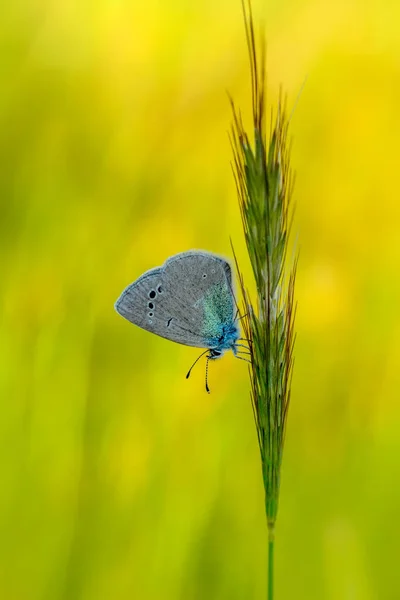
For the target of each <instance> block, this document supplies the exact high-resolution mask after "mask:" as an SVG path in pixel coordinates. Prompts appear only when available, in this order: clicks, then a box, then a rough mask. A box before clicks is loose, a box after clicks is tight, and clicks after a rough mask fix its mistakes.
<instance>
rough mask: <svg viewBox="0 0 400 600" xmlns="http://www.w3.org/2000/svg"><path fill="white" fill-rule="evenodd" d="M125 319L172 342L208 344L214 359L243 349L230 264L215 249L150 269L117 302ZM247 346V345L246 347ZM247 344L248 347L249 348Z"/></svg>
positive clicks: (193, 252)
mask: <svg viewBox="0 0 400 600" xmlns="http://www.w3.org/2000/svg"><path fill="white" fill-rule="evenodd" d="M115 310H116V311H117V313H119V314H120V315H121V316H122V317H124V318H125V319H127V320H128V321H130V322H131V323H134V324H135V325H138V326H139V327H141V328H142V329H145V330H146V331H150V332H151V333H155V334H156V335H159V336H161V337H163V338H166V339H167V340H171V341H173V342H178V343H179V344H185V345H186V346H195V347H196V348H206V350H205V351H204V352H203V353H202V354H201V355H200V356H199V357H198V358H197V359H196V360H195V362H194V363H193V365H192V366H191V368H190V369H189V372H188V374H187V376H186V377H187V378H188V377H189V376H190V373H191V370H192V368H193V367H194V365H195V364H196V363H197V361H198V360H199V359H200V358H201V357H202V356H204V354H207V362H206V390H207V392H209V391H210V390H209V387H208V362H209V360H215V359H217V358H219V357H221V356H222V355H223V353H224V352H225V351H226V350H232V352H233V354H234V355H235V356H236V357H237V358H242V360H247V359H245V358H243V357H240V356H239V353H241V352H243V350H241V348H242V347H243V345H242V344H239V343H238V341H239V340H240V339H242V338H240V331H239V327H238V319H237V315H238V312H239V311H238V310H237V309H236V303H235V297H234V294H233V290H232V273H231V267H230V265H229V263H228V262H227V261H226V260H225V259H223V258H221V257H219V256H217V255H215V254H212V253H209V252H204V251H198V250H191V251H189V252H182V253H180V254H176V255H175V256H171V257H170V258H168V260H166V262H165V263H164V264H163V265H162V266H161V267H156V268H154V269H150V270H149V271H146V272H145V273H143V275H141V276H140V277H139V278H138V279H137V280H136V281H134V282H133V283H131V284H130V285H128V287H127V288H126V289H125V290H124V291H123V292H122V294H121V295H120V297H119V298H118V300H117V301H116V303H115ZM244 347H246V346H244ZM246 348H247V347H246Z"/></svg>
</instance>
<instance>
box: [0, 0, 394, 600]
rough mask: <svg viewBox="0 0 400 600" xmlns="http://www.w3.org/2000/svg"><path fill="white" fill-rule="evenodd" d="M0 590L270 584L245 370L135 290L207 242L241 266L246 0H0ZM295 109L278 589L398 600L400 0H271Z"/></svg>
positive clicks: (251, 593)
mask: <svg viewBox="0 0 400 600" xmlns="http://www.w3.org/2000/svg"><path fill="white" fill-rule="evenodd" d="M1 12H2V17H1V19H0V46H1V52H0V77H1V86H0V87H1V93H0V153H1V160H0V205H1V220H0V248H1V258H0V261H1V262H0V265H1V267H0V268H1V271H0V273H1V276H0V286H1V309H0V323H1V325H0V328H1V340H0V395H1V417H0V446H1V454H0V456H1V458H0V473H1V484H0V486H1V491H0V539H1V542H0V597H1V598H4V599H5V600H109V599H112V600H125V599H127V598H130V599H133V598H134V599H137V600H156V599H161V598H163V599H164V598H166V599H171V600H180V599H185V600H198V599H201V600H203V599H208V598H210V599H214V598H215V599H217V598H218V599H219V600H221V599H225V598H226V599H229V600H236V599H237V600H243V599H246V600H249V599H254V600H258V599H260V598H264V597H265V595H266V558H267V554H266V531H265V525H264V512H263V510H264V509H263V488H262V481H261V471H260V464H259V455H258V448H257V443H256V435H255V428H254V424H253V421H252V411H251V407H250V401H249V384H248V379H247V371H246V365H245V364H244V363H240V362H239V361H237V362H235V360H234V358H233V357H232V356H227V357H225V358H224V359H223V360H221V361H218V362H216V363H215V364H212V365H211V368H210V386H211V388H212V393H211V395H207V394H206V393H205V391H204V369H203V367H202V366H198V367H197V368H196V369H195V370H194V372H193V374H192V378H191V379H190V380H189V381H186V379H185V374H186V372H187V369H188V367H189V366H190V365H191V363H192V362H193V360H194V359H195V358H196V356H197V355H198V351H197V350H196V349H193V348H186V347H183V346H179V345H177V344H173V343H170V342H168V341H166V340H162V339H161V338H157V337H155V336H154V337H153V336H151V335H150V334H148V333H146V332H144V331H141V330H139V329H137V328H135V327H134V326H132V325H130V324H129V323H127V322H126V321H124V320H123V319H121V318H120V317H119V316H118V315H116V314H115V312H114V310H113V303H114V301H115V299H116V298H117V296H118V295H119V293H120V291H121V290H122V289H123V288H124V287H125V286H126V285H127V284H128V283H130V282H131V281H132V280H134V279H135V278H136V277H137V276H138V275H140V274H141V273H142V272H143V271H144V270H146V269H148V268H150V267H153V266H156V265H159V264H161V263H162V262H163V261H164V260H165V259H166V258H167V257H168V256H169V255H171V254H174V253H177V252H180V251H183V250H187V249H191V248H202V249H207V250H210V251H214V252H218V253H221V254H223V255H225V256H231V250H230V243H229V237H230V236H231V237H232V239H233V241H234V244H235V247H236V249H237V253H238V256H239V259H240V260H241V263H242V265H243V268H244V270H245V272H248V269H247V262H246V254H245V249H244V244H243V238H242V232H241V224H240V219H239V211H238V208H237V204H236V196H235V188H234V184H233V179H232V175H231V170H230V159H231V150H230V146H229V142H228V136H227V131H228V129H229V127H230V119H231V115H230V108H229V103H228V99H227V94H226V92H227V91H229V92H230V93H231V94H232V95H233V96H234V98H235V100H236V101H237V103H238V104H239V105H240V107H241V108H242V110H243V113H244V117H245V120H246V122H247V123H248V124H249V123H250V121H249V118H248V117H249V107H250V96H249V91H250V88H249V70H248V62H247V54H246V46H245V38H244V32H243V25H242V14H241V8H240V3H239V0H237V1H234V2H233V1H232V0H203V1H202V2H197V3H196V2H189V1H188V0H171V1H169V2H162V1H160V0H147V1H146V2H138V1H116V0H98V1H97V2H90V1H89V0H81V1H80V2H62V1H59V0H57V1H51V0H24V1H21V0H14V1H13V2H12V3H11V2H10V3H8V4H7V5H6V4H5V3H3V6H2V10H1ZM255 15H256V20H257V22H258V23H259V24H260V23H261V21H263V22H264V27H263V29H264V30H265V32H266V36H267V40H268V73H269V90H270V95H269V97H270V101H271V102H275V100H276V96H277V93H278V90H279V86H280V84H282V85H283V86H284V89H285V90H286V91H287V93H288V101H289V105H290V106H293V104H294V102H295V99H296V97H297V96H298V93H299V90H300V88H301V86H302V84H303V82H304V80H305V79H306V78H307V81H306V84H305V87H304V89H303V92H302V95H301V98H300V100H299V102H298V104H297V108H296V110H295V113H294V115H293V118H292V128H291V130H292V135H293V152H292V162H293V167H294V168H295V170H296V171H297V184H296V190H295V196H294V199H295V201H296V203H297V213H296V219H295V224H294V227H295V230H296V231H298V234H299V245H300V250H301V259H300V265H299V273H298V283H297V297H298V319H297V332H298V338H297V346H296V365H295V373H294V380H293V396H292V406H291V411H290V415H289V423H288V430H287V443H286V448H285V456H284V465H283V473H282V486H281V501H280V514H279V519H278V526H277V542H276V598H277V600H284V599H289V598H290V599H292V598H296V599H297V600H303V599H304V600H314V599H315V600H372V599H379V600H398V599H399V598H400V573H399V568H398V561H399V545H400V541H399V540H400V525H399V507H400V435H399V429H400V408H399V402H398V400H399V389H400V375H399V372H400V370H399V361H400V349H399V337H400V317H399V303H400V287H399V265H400V244H399V238H400V208H399V207H400V202H399V184H398V176H399V166H400V161H399V138H400V117H399V106H400V36H399V22H400V5H399V4H398V3H397V2H391V1H390V0H358V1H357V0H351V1H346V0H338V1H337V2H330V1H328V0H323V1H321V0H296V1H294V0H284V1H282V0H279V1H278V0H268V2H262V3H259V2H255Z"/></svg>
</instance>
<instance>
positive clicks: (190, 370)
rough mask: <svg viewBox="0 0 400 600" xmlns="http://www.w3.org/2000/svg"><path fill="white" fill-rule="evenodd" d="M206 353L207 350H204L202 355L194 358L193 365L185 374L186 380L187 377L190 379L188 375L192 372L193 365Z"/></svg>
mask: <svg viewBox="0 0 400 600" xmlns="http://www.w3.org/2000/svg"><path fill="white" fill-rule="evenodd" d="M207 352H208V349H207V350H205V351H204V352H202V353H201V354H200V356H198V357H197V358H196V360H195V361H194V363H193V364H192V366H191V367H190V369H189V371H188V372H187V375H186V379H189V377H190V373H191V372H192V369H193V367H194V365H195V364H196V363H197V362H198V361H199V360H200V359H201V357H202V356H204V355H205V354H207Z"/></svg>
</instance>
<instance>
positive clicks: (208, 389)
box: [206, 356, 210, 394]
mask: <svg viewBox="0 0 400 600" xmlns="http://www.w3.org/2000/svg"><path fill="white" fill-rule="evenodd" d="M209 360H210V357H209V356H207V362H206V391H207V394H209V393H210V388H209V387H208V362H209Z"/></svg>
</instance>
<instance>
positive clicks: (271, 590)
mask: <svg viewBox="0 0 400 600" xmlns="http://www.w3.org/2000/svg"><path fill="white" fill-rule="evenodd" d="M274 544H275V535H274V530H273V529H270V528H269V531H268V600H273V597H274Z"/></svg>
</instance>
